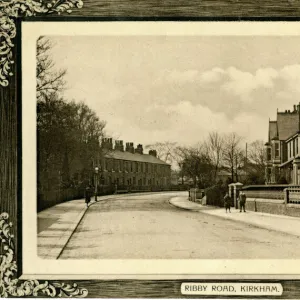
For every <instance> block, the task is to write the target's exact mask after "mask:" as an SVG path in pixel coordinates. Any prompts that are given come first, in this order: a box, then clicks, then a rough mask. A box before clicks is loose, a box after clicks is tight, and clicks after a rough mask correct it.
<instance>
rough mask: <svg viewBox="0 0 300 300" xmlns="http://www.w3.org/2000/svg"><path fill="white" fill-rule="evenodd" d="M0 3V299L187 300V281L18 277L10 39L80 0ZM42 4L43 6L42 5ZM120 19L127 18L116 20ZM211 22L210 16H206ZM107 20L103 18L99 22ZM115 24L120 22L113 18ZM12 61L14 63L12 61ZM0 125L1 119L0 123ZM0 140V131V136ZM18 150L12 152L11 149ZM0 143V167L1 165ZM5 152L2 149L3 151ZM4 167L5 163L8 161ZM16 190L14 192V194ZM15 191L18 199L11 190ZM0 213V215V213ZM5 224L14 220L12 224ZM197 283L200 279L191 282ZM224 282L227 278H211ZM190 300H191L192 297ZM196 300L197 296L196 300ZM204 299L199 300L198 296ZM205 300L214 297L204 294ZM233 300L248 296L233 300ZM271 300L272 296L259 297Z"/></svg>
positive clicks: (16, 108) (293, 291)
mask: <svg viewBox="0 0 300 300" xmlns="http://www.w3.org/2000/svg"><path fill="white" fill-rule="evenodd" d="M4 1H5V2H3V3H0V119H1V109H2V110H4V111H5V113H7V114H8V115H9V116H10V117H11V118H12V119H11V120H12V121H11V122H10V123H11V128H10V130H9V132H8V133H7V134H6V138H7V139H6V141H7V142H8V143H9V146H10V148H11V149H12V150H13V151H14V152H13V153H12V156H11V159H12V160H13V162H12V164H11V166H12V168H13V170H10V171H9V170H8V171H7V172H8V173H7V174H5V175H8V176H14V177H17V176H16V174H18V175H19V176H18V177H19V178H14V179H13V180H12V181H11V182H10V185H9V187H10V188H12V189H14V190H15V191H13V192H12V193H11V195H13V196H12V197H11V198H10V197H8V198H7V199H6V198H1V197H2V196H3V194H1V191H0V297H28V296H29V297H39V296H44V297H64V298H65V297H87V296H89V297H108V298H109V297H119V298H122V297H124V298H125V297H151V298H157V297H159V298H170V297H173V298H192V297H193V296H185V295H181V294H180V285H181V283H182V282H187V281H189V280H179V279H177V280H105V281H104V280H92V281H87V280H76V282H69V281H68V282H62V281H60V280H57V281H43V280H38V279H37V280H21V279H19V277H20V275H21V274H22V264H21V262H22V255H21V252H22V241H21V238H20V237H19V236H20V234H21V219H22V218H21V214H22V211H21V205H20V204H21V190H20V186H21V185H20V184H18V183H20V182H21V180H20V177H21V173H20V164H21V158H20V156H21V155H20V154H21V147H20V145H21V144H20V142H18V139H17V136H16V132H17V131H18V132H19V134H20V132H21V117H20V115H21V113H20V110H21V106H20V103H18V102H17V100H14V101H13V103H10V102H8V101H9V100H7V101H6V102H7V104H8V106H7V107H4V106H1V97H2V98H7V99H8V98H11V99H16V98H17V96H16V94H20V83H21V78H20V75H19V74H17V73H18V72H16V71H17V68H20V63H21V61H20V57H18V54H19V53H18V50H19V49H18V47H19V46H18V45H15V40H16V37H17V35H18V34H19V32H18V31H19V29H20V28H19V25H18V23H19V20H21V19H24V18H27V17H36V18H37V19H44V17H45V16H46V15H53V14H58V15H60V14H63V13H71V12H72V9H73V8H82V6H83V2H82V1H81V0H52V1H51V0H39V1H34V0H4ZM46 1H47V2H46ZM121 19H122V20H124V19H125V20H128V19H129V20H132V19H130V18H121ZM174 19H175V20H178V21H179V20H181V21H189V20H192V19H193V20H199V18H188V17H181V18H179V17H178V18H165V19H164V20H174ZM206 19H207V20H208V19H209V20H213V18H206ZM105 20H106V21H107V20H108V19H107V18H105ZM119 20H120V18H119ZM135 20H145V21H148V20H152V21H155V20H157V18H135ZM222 20H226V21H238V20H245V21H248V20H250V21H254V20H259V21H269V19H266V18H218V21H222ZM273 20H274V21H285V20H286V21H295V20H296V21H300V19H297V18H293V19H286V18H277V19H276V20H275V19H273ZM15 62H16V63H15ZM0 126H1V120H0ZM0 137H1V133H0ZM16 149H18V150H16ZM1 151H3V148H1V145H0V164H1V163H2V162H1ZM4 151H5V149H4ZM6 163H8V164H9V163H10V162H9V161H8V162H6ZM1 175H2V172H1V168H0V189H1V187H2V186H1ZM18 189H19V190H18ZM17 190H18V195H16V191H17ZM2 211H4V212H2ZM10 220H13V221H15V223H16V224H13V223H12V222H11V221H10ZM193 281H194V282H197V281H198V282H199V281H200V280H193ZM215 281H216V280H201V282H215ZM217 281H223V282H226V281H227V282H228V280H224V279H222V280H217ZM230 281H231V282H249V281H251V282H264V283H268V282H272V283H275V282H279V283H281V284H282V285H283V288H284V294H283V295H282V296H281V297H278V298H299V297H300V281H296V280H230ZM195 297H196V296H195ZM197 298H199V297H197ZM203 298H204V297H203ZM205 298H215V297H214V296H206V297H205ZM218 298H232V297H229V296H223V297H222V296H219V297H218ZM239 298H248V297H247V296H239ZM264 298H272V297H264Z"/></svg>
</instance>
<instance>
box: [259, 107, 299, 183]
mask: <svg viewBox="0 0 300 300" xmlns="http://www.w3.org/2000/svg"><path fill="white" fill-rule="evenodd" d="M299 136H300V103H299V104H298V105H294V109H293V111H290V110H286V111H284V112H278V111H277V120H276V121H270V120H269V136H268V142H267V143H266V144H265V147H266V173H265V177H266V183H267V184H272V183H278V181H279V180H283V179H284V180H286V181H287V183H290V184H300V152H299V150H300V147H299V143H300V139H299V138H298V137H299ZM281 183H283V182H281Z"/></svg>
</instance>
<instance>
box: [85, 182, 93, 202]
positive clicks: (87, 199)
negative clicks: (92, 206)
mask: <svg viewBox="0 0 300 300" xmlns="http://www.w3.org/2000/svg"><path fill="white" fill-rule="evenodd" d="M91 196H92V189H91V186H87V187H86V189H85V203H86V206H87V207H88V206H89V203H90V202H91Z"/></svg>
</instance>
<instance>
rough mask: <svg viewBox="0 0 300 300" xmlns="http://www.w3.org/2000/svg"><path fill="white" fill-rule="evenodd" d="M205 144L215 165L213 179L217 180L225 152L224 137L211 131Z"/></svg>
mask: <svg viewBox="0 0 300 300" xmlns="http://www.w3.org/2000/svg"><path fill="white" fill-rule="evenodd" d="M204 146H205V149H206V152H207V155H208V156H209V157H210V160H211V163H212V164H213V166H214V172H213V179H214V180H216V177H217V173H218V171H219V169H220V166H221V163H222V159H223V154H224V149H223V148H224V137H223V136H221V135H220V134H219V133H218V132H216V131H214V132H211V133H209V136H208V138H207V140H206V141H205V144H204Z"/></svg>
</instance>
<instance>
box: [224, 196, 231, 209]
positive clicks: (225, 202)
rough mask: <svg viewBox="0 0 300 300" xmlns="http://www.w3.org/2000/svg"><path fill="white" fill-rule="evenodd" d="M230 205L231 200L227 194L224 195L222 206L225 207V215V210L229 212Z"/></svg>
mask: <svg viewBox="0 0 300 300" xmlns="http://www.w3.org/2000/svg"><path fill="white" fill-rule="evenodd" d="M230 205H231V198H230V197H229V194H228V193H226V195H225V197H224V206H225V210H226V213H227V209H228V210H229V212H231V211H230Z"/></svg>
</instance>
